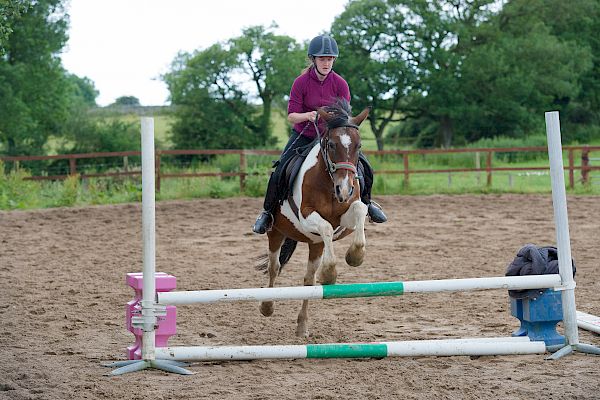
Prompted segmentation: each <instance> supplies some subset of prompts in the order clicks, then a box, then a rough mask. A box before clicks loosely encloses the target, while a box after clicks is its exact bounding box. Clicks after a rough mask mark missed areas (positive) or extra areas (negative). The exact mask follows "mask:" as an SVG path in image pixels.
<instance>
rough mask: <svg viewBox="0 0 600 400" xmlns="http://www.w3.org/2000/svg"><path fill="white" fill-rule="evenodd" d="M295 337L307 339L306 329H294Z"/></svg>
mask: <svg viewBox="0 0 600 400" xmlns="http://www.w3.org/2000/svg"><path fill="white" fill-rule="evenodd" d="M296 337H299V338H304V339H308V329H306V327H302V328H301V327H300V326H298V327H297V328H296Z"/></svg>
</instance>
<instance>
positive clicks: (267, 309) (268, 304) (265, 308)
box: [260, 301, 273, 317]
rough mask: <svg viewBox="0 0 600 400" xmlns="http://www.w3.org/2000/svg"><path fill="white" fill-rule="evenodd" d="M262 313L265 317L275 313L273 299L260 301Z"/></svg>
mask: <svg viewBox="0 0 600 400" xmlns="http://www.w3.org/2000/svg"><path fill="white" fill-rule="evenodd" d="M260 313H261V314H262V315H264V316H265V317H270V316H271V315H273V302H272V301H263V302H262V303H260Z"/></svg>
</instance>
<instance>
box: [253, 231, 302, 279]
mask: <svg viewBox="0 0 600 400" xmlns="http://www.w3.org/2000/svg"><path fill="white" fill-rule="evenodd" d="M296 245H298V242H297V241H295V240H293V239H290V238H285V241H284V242H283V245H282V246H281V251H280V252H279V264H280V265H281V266H280V267H279V271H278V272H277V274H280V273H281V270H282V269H283V266H284V265H285V264H287V263H288V261H290V258H292V254H294V251H295V250H296ZM256 261H258V264H257V265H256V269H257V270H259V271H264V273H265V274H266V273H267V269H268V266H269V255H268V254H264V255H262V256H259V257H257V258H256Z"/></svg>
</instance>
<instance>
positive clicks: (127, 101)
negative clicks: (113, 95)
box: [114, 96, 140, 106]
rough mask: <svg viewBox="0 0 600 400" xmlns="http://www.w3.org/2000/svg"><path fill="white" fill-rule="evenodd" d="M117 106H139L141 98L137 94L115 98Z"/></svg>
mask: <svg viewBox="0 0 600 400" xmlns="http://www.w3.org/2000/svg"><path fill="white" fill-rule="evenodd" d="M114 105H116V106H139V105H140V99H138V98H137V97H135V96H121V97H119V98H117V99H116V100H115V103H114Z"/></svg>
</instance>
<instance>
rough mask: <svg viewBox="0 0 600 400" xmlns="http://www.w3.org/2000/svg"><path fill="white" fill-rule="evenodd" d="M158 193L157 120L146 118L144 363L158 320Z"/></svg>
mask: <svg viewBox="0 0 600 400" xmlns="http://www.w3.org/2000/svg"><path fill="white" fill-rule="evenodd" d="M154 192H155V189H154V118H148V117H145V118H142V240H143V252H144V254H143V256H144V259H143V263H144V264H143V266H144V267H143V282H144V283H143V293H142V318H143V321H144V322H143V323H144V326H143V328H142V330H143V336H142V359H143V360H147V361H152V360H154V359H155V358H156V357H155V354H154V353H155V335H154V326H155V325H156V316H155V314H154V303H155V302H156V299H155V297H156V294H155V293H156V282H155V280H154V274H155V271H156V266H155V260H156V251H155V246H156V238H155V223H154V217H155V194H154Z"/></svg>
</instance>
